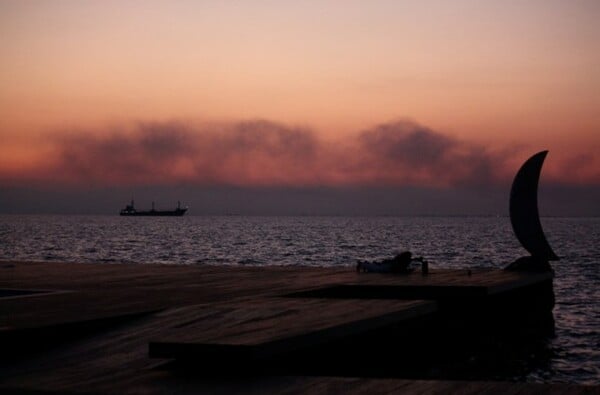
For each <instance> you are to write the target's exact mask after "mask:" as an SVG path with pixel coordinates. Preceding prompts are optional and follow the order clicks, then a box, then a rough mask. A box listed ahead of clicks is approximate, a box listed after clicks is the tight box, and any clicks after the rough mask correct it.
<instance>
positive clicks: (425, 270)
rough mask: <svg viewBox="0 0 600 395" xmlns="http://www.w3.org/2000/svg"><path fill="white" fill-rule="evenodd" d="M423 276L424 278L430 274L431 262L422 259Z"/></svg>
mask: <svg viewBox="0 0 600 395" xmlns="http://www.w3.org/2000/svg"><path fill="white" fill-rule="evenodd" d="M421 274H422V275H424V276H426V275H428V274H429V262H427V261H426V260H425V259H421Z"/></svg>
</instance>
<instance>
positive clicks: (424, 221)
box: [0, 216, 600, 384]
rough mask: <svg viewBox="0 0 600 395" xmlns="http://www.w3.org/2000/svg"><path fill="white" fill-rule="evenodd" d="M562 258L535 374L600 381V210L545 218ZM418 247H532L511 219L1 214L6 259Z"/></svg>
mask: <svg viewBox="0 0 600 395" xmlns="http://www.w3.org/2000/svg"><path fill="white" fill-rule="evenodd" d="M542 224H543V227H544V230H545V233H546V236H547V238H548V240H549V242H550V244H551V245H552V246H553V248H554V250H555V252H556V253H557V254H558V255H559V256H560V257H561V260H560V261H558V262H555V263H553V267H554V269H555V272H556V278H555V293H556V302H557V303H556V307H555V308H554V318H555V322H556V328H555V336H553V337H551V338H549V339H547V348H548V352H549V355H550V357H549V360H548V361H547V362H548V363H544V364H543V366H540V367H539V368H537V369H534V370H533V371H529V372H528V373H527V375H526V376H525V377H518V378H515V379H519V380H526V381H533V382H570V383H582V384H599V383H600V291H599V288H600V218H543V219H542ZM402 250H410V251H412V252H413V253H414V254H415V255H422V256H424V257H426V258H427V259H428V260H429V264H430V267H432V268H436V267H444V268H467V267H468V268H475V267H495V268H500V267H503V266H505V265H506V264H508V263H509V262H511V261H512V260H514V259H515V258H517V257H520V256H523V255H526V252H525V251H524V250H523V249H522V248H521V246H520V245H519V243H518V241H517V240H516V238H515V237H514V236H513V233H512V230H511V227H510V221H509V219H508V218H505V217H499V218H468V217H467V218H462V217H459V218H455V217H452V218H437V217H436V218H419V217H415V218H405V217H235V216H232V217H194V216H186V217H181V218H144V217H139V218H130V217H119V216H0V260H4V261H8V260H18V261H66V262H89V263H121V262H124V263H132V264H147V263H162V264H173V265H264V266H268V265H304V266H347V267H349V268H352V267H353V266H354V265H355V262H356V261H357V260H358V259H381V258H387V257H391V256H392V255H393V254H395V253H397V252H400V251H402Z"/></svg>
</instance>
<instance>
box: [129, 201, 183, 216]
mask: <svg viewBox="0 0 600 395" xmlns="http://www.w3.org/2000/svg"><path fill="white" fill-rule="evenodd" d="M187 210H188V208H187V207H184V208H181V202H177V208H176V209H175V210H155V209H154V202H152V209H151V210H146V211H141V210H136V209H135V206H134V203H133V200H132V201H131V204H128V205H127V206H125V208H124V209H122V210H121V212H120V215H123V216H139V217H181V216H182V215H183V214H185V212H186V211H187Z"/></svg>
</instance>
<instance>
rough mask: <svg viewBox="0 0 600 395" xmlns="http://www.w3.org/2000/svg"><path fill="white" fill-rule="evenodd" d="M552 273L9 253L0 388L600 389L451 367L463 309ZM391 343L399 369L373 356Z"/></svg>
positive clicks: (491, 303) (496, 303) (507, 300)
mask: <svg viewBox="0 0 600 395" xmlns="http://www.w3.org/2000/svg"><path fill="white" fill-rule="evenodd" d="M548 286H549V287H550V289H551V287H552V275H551V274H524V273H509V272H503V271H492V270H481V271H475V270H474V271H472V272H471V273H468V272H467V271H466V270H460V271H451V270H435V269H431V270H430V272H429V274H428V275H427V276H423V275H421V273H419V272H416V273H412V274H410V275H394V274H375V273H356V272H355V271H354V269H353V268H348V267H342V268H308V267H267V268H260V267H247V266H221V267H215V266H169V265H124V264H73V263H27V262H1V263H0V347H1V348H2V350H3V352H2V354H1V356H0V391H1V392H2V393H11V392H16V393H21V392H23V393H149V394H152V393H215V394H216V393H250V394H255V393H288V394H301V393H332V392H333V393H347V394H358V393H374V392H375V393H390V394H392V393H432V394H435V393H461V394H471V393H482V392H485V393H503V394H504V393H508V394H511V393H550V394H551V393H567V394H591V393H598V390H599V388H598V387H591V386H576V385H555V384H552V385H549V384H529V383H511V382H503V381H490V380H487V379H486V377H485V376H473V377H471V376H470V373H469V372H470V367H468V366H466V367H465V368H464V369H463V370H462V371H458V372H457V370H456V369H454V370H452V369H445V367H449V366H451V365H453V364H455V362H456V361H455V359H456V354H452V355H450V356H449V355H448V352H451V353H455V352H456V350H457V349H460V348H462V347H461V345H460V344H454V345H453V346H452V347H453V348H451V349H448V350H441V351H440V350H439V348H440V347H441V348H444V347H445V346H442V345H443V344H446V343H452V341H449V340H452V336H454V333H458V331H460V332H463V329H464V327H465V326H464V325H462V326H460V325H459V327H460V329H459V330H456V329H452V326H453V325H456V322H463V321H465V320H466V321H468V323H467V324H466V326H471V324H472V323H473V322H475V323H477V322H478V321H481V316H480V313H481V311H483V310H485V309H496V308H498V309H499V311H502V309H503V308H505V307H506V306H507V305H512V304H514V300H515V298H521V297H522V296H523V295H528V294H533V295H535V294H539V293H540V292H542V293H543V292H545V291H544V290H547V289H548ZM533 299H535V298H533ZM552 302H553V301H552ZM536 303H537V302H536ZM545 303H546V304H540V306H541V307H540V308H542V309H545V310H547V312H548V311H551V303H548V302H547V301H546V302H545ZM506 313H507V311H504V312H502V313H501V314H500V315H501V316H503V315H504V314H506ZM490 315H497V312H496V311H494V312H492V314H490ZM452 317H454V318H452ZM488 318H489V317H488ZM488 318H485V320H488ZM436 332H437V333H438V335H437V336H436V339H435V341H434V340H433V339H431V337H433V336H434V333H436ZM428 340H432V341H428ZM454 340H455V341H454V343H460V340H459V341H456V338H454ZM477 347H478V346H477ZM386 353H387V354H388V355H391V356H393V357H394V358H395V359H396V361H397V364H396V365H397V367H399V368H401V369H399V370H398V369H395V368H394V369H390V368H385V367H378V366H377V364H379V363H381V362H374V360H373V359H374V358H377V360H378V359H380V358H382V357H383V356H385V355H386ZM424 353H425V354H427V358H423V359H422V360H415V359H412V358H413V357H414V356H415V355H417V354H418V355H423V354H424ZM434 354H435V355H434ZM403 358H406V359H405V360H403ZM467 360H468V358H467ZM432 361H433V362H432ZM432 363H433V365H431V364H432ZM408 365H411V366H408ZM404 367H406V369H404ZM481 377H483V378H484V379H483V380H482V379H481ZM465 379H466V380H465Z"/></svg>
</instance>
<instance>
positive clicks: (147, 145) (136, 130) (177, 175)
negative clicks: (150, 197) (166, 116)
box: [46, 120, 318, 185]
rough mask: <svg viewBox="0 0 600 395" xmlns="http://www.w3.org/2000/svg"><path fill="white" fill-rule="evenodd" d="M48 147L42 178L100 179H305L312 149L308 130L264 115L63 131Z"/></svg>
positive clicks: (236, 181)
mask: <svg viewBox="0 0 600 395" xmlns="http://www.w3.org/2000/svg"><path fill="white" fill-rule="evenodd" d="M52 145H53V146H54V151H55V153H56V155H55V159H54V160H53V163H52V164H50V166H49V167H48V168H47V169H46V172H47V175H48V176H51V177H52V178H54V179H63V180H66V181H72V182H78V181H87V182H90V183H105V184H106V183H108V184H110V183H114V184H127V183H130V184H160V183H173V182H197V183H217V184H242V185H243V184H269V183H271V182H275V183H277V184H282V183H285V182H291V183H293V182H297V181H298V180H301V179H303V178H307V179H308V178H310V177H307V175H309V173H310V168H311V163H313V162H314V159H315V155H316V151H317V150H318V143H317V141H316V138H315V136H314V134H313V133H312V132H311V131H310V130H307V129H303V128H292V127H287V126H284V125H281V124H277V123H274V122H269V121H264V120H257V121H246V122H239V123H232V124H213V125H200V126H198V125H196V126H194V125H186V124H184V123H180V122H163V123H159V122H152V123H150V122H144V123H138V124H137V125H135V126H134V127H133V128H132V130H112V131H108V132H103V133H98V132H94V131H88V130H77V131H69V132H62V133H58V134H55V135H54V136H53V141H52Z"/></svg>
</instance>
